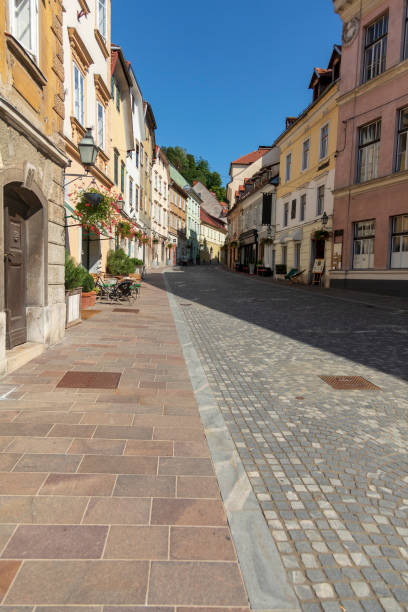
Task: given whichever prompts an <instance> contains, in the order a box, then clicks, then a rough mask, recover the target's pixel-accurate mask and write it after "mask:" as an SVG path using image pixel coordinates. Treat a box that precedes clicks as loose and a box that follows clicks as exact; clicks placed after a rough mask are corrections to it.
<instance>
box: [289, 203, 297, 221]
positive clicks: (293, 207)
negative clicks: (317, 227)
mask: <svg viewBox="0 0 408 612" xmlns="http://www.w3.org/2000/svg"><path fill="white" fill-rule="evenodd" d="M296 204H297V202H296V200H292V206H291V209H290V218H291V219H296Z"/></svg>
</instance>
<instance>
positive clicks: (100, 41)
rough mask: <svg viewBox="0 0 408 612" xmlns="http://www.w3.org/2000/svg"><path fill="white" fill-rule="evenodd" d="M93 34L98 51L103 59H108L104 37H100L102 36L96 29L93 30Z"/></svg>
mask: <svg viewBox="0 0 408 612" xmlns="http://www.w3.org/2000/svg"><path fill="white" fill-rule="evenodd" d="M94 34H95V38H96V42H97V43H98V45H99V48H100V50H101V51H102V55H103V57H104V58H105V59H108V57H109V49H108V47H107V46H106V42H105V39H104V37H103V36H102V34H101V33H100V31H99V30H97V29H96V28H95V30H94Z"/></svg>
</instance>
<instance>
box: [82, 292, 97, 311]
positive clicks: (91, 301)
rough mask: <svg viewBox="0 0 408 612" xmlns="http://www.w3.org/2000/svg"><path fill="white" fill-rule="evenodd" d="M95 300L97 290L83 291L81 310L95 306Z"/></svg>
mask: <svg viewBox="0 0 408 612" xmlns="http://www.w3.org/2000/svg"><path fill="white" fill-rule="evenodd" d="M95 302H96V291H86V292H85V293H84V292H82V295H81V310H86V308H90V307H91V306H95Z"/></svg>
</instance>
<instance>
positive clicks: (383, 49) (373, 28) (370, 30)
mask: <svg viewBox="0 0 408 612" xmlns="http://www.w3.org/2000/svg"><path fill="white" fill-rule="evenodd" d="M387 33H388V15H383V16H382V17H380V19H377V21H375V22H374V23H372V24H371V25H370V26H368V27H367V28H366V29H365V40H364V72H363V81H364V83H365V82H366V81H370V80H371V79H373V78H374V77H376V76H378V75H379V74H381V73H382V72H384V70H385V58H386V55H387Z"/></svg>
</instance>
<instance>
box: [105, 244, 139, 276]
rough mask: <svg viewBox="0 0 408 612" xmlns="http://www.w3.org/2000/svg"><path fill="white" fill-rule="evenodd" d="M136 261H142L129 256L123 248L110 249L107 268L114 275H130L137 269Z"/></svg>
mask: <svg viewBox="0 0 408 612" xmlns="http://www.w3.org/2000/svg"><path fill="white" fill-rule="evenodd" d="M136 261H139V262H140V261H141V260H136V259H132V258H131V257H128V256H127V255H126V253H125V251H124V250H123V249H116V251H109V252H108V257H107V260H106V270H107V271H108V272H109V274H112V275H113V276H128V275H129V274H133V273H134V271H135V270H136V263H135V262H136ZM142 264H143V262H142ZM139 265H140V264H139Z"/></svg>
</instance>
